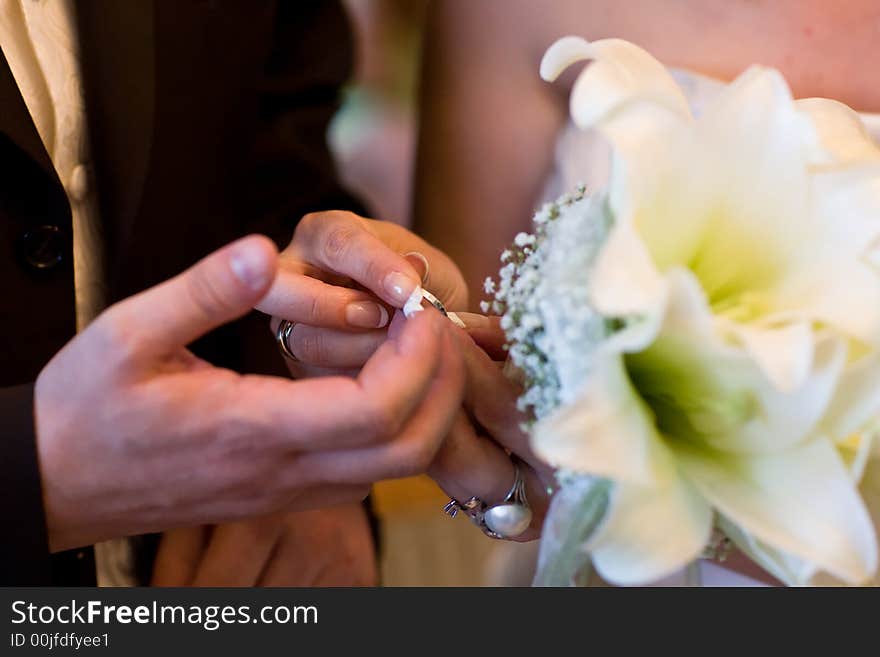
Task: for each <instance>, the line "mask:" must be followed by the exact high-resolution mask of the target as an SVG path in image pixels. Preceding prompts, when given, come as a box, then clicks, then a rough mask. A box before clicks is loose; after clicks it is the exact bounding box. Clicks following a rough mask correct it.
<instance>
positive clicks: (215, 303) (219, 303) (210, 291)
mask: <svg viewBox="0 0 880 657" xmlns="http://www.w3.org/2000/svg"><path fill="white" fill-rule="evenodd" d="M184 280H185V286H184V287H185V290H186V296H187V300H188V302H189V303H190V304H191V305H192V306H193V308H194V309H195V310H196V312H198V313H199V314H200V315H201V316H203V317H204V318H205V319H207V320H212V319H214V318H215V317H216V316H217V315H218V314H221V313H223V311H224V310H225V309H226V308H227V307H228V305H229V303H228V301H227V299H226V296H225V295H224V294H223V293H222V292H221V290H220V289H219V287H218V284H217V282H216V281H215V280H214V279H213V278H211V277H210V276H208V274H207V272H206V271H205V270H204V268H196V269H193V270H192V271H190V272H189V273H188V275H187V276H186V277H185V279H184Z"/></svg>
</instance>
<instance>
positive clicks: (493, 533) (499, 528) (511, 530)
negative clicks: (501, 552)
mask: <svg viewBox="0 0 880 657" xmlns="http://www.w3.org/2000/svg"><path fill="white" fill-rule="evenodd" d="M513 468H514V477H513V485H512V486H511V487H510V490H509V491H508V492H507V495H505V497H504V499H503V500H502V501H501V502H500V503H498V504H495V505H493V506H489V505H487V504H486V503H485V502H483V500H481V499H480V498H479V497H476V496H474V497H471V498H470V499H468V500H467V501H466V502H459V501H458V500H456V499H455V498H452V499H450V500H449V502H447V503H446V506H445V507H443V512H444V513H446V515H448V516H449V517H450V518H454V517H455V516H456V515H457V514H458V512H459V511H461V512H463V513H464V514H465V515H467V516H468V517H469V518H470V519H471V521H472V522H473V523H474V524H475V525H476V526H477V527H479V528H480V530H481V531H482V532H483V533H484V534H485V535H486V536H489V537H491V538H500V539H511V538H516V537H517V536H519V535H521V534H522V533H523V532H525V531H526V530H527V529H528V528H529V526H530V525H531V524H532V509H531V507H529V501H528V498H526V484H525V480H524V479H523V477H522V471H521V470H520V467H519V465H518V464H517V463H514V464H513Z"/></svg>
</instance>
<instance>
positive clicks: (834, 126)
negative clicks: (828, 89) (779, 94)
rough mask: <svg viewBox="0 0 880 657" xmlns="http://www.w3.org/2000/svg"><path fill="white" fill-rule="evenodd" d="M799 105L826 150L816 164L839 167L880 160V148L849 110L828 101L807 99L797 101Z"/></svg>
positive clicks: (840, 104)
mask: <svg viewBox="0 0 880 657" xmlns="http://www.w3.org/2000/svg"><path fill="white" fill-rule="evenodd" d="M795 105H796V106H797V109H798V110H799V111H801V112H804V113H805V114H806V115H807V116H808V117H809V118H810V121H812V123H813V125H814V126H815V127H816V130H817V132H818V133H819V138H820V140H821V146H822V150H821V151H820V152H819V153H818V154H817V158H816V161H815V164H817V165H824V166H831V167H835V166H850V165H853V164H863V163H868V162H876V161H878V160H880V146H878V145H877V143H876V142H875V141H874V140H873V139H872V138H871V135H869V134H868V131H867V129H866V128H865V124H864V123H862V120H861V119H860V118H859V115H858V114H856V112H854V111H853V110H852V109H850V108H849V107H848V106H846V105H844V104H843V103H840V102H838V101H836V100H829V99H828V98H804V99H801V100H798V101H795Z"/></svg>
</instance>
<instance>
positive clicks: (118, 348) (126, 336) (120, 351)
mask: <svg viewBox="0 0 880 657" xmlns="http://www.w3.org/2000/svg"><path fill="white" fill-rule="evenodd" d="M89 330H90V332H91V334H92V336H93V339H94V340H95V341H96V343H97V346H98V350H99V352H100V353H103V354H106V355H107V356H109V357H110V358H112V359H113V360H115V361H117V362H118V361H125V360H130V359H131V358H133V357H134V356H135V353H136V351H137V339H136V337H135V331H134V327H132V326H131V325H130V322H129V320H128V319H126V317H125V316H124V315H123V314H122V313H118V312H113V311H112V309H111V310H110V311H107V312H105V313H104V314H103V315H101V316H100V317H99V318H98V319H97V320H95V322H94V323H93V324H92V326H91V327H89Z"/></svg>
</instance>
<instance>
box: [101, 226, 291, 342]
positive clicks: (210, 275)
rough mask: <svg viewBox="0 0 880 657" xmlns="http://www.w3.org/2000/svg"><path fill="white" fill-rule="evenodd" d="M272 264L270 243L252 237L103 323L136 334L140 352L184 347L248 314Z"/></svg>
mask: <svg viewBox="0 0 880 657" xmlns="http://www.w3.org/2000/svg"><path fill="white" fill-rule="evenodd" d="M277 266H278V251H277V249H276V248H275V244H274V243H273V242H272V241H271V240H270V239H269V238H267V237H263V236H260V235H251V236H249V237H245V238H242V239H240V240H238V241H236V242H233V243H232V244H229V245H228V246H225V247H223V248H222V249H220V250H219V251H215V252H214V253H212V254H211V255H209V256H207V257H205V258H204V259H202V260H201V261H199V262H198V263H196V264H195V265H193V266H192V267H190V268H189V269H187V270H186V271H185V272H183V273H182V274H180V275H178V276H175V277H174V278H172V279H169V280H168V281H165V282H164V283H161V284H159V285H157V286H155V287H152V288H150V289H149V290H146V291H145V292H142V293H140V294H138V295H136V296H134V297H131V298H130V299H127V300H125V301H123V302H122V303H120V304H117V305H116V306H114V307H113V308H112V309H111V311H110V313H109V314H110V315H111V316H112V318H108V319H110V321H114V322H120V323H121V327H122V328H123V330H124V331H125V332H126V333H129V334H132V335H136V336H137V339H136V340H135V342H136V344H137V345H138V349H139V350H148V351H151V352H156V351H168V350H172V349H176V348H179V347H183V346H186V345H187V344H189V343H190V342H192V341H194V340H195V339H197V338H199V337H201V336H202V335H204V334H205V333H207V332H208V331H210V330H212V329H214V328H217V327H218V326H220V325H222V324H226V323H228V322H230V321H232V320H234V319H237V318H239V317H241V316H243V315H245V314H247V313H248V312H249V311H250V310H251V309H252V308H253V306H254V304H256V303H257V302H258V301H259V300H260V299H261V298H262V297H263V295H265V294H266V292H267V290H268V289H269V286H270V285H271V283H272V280H273V279H274V278H275V272H276V269H277Z"/></svg>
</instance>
